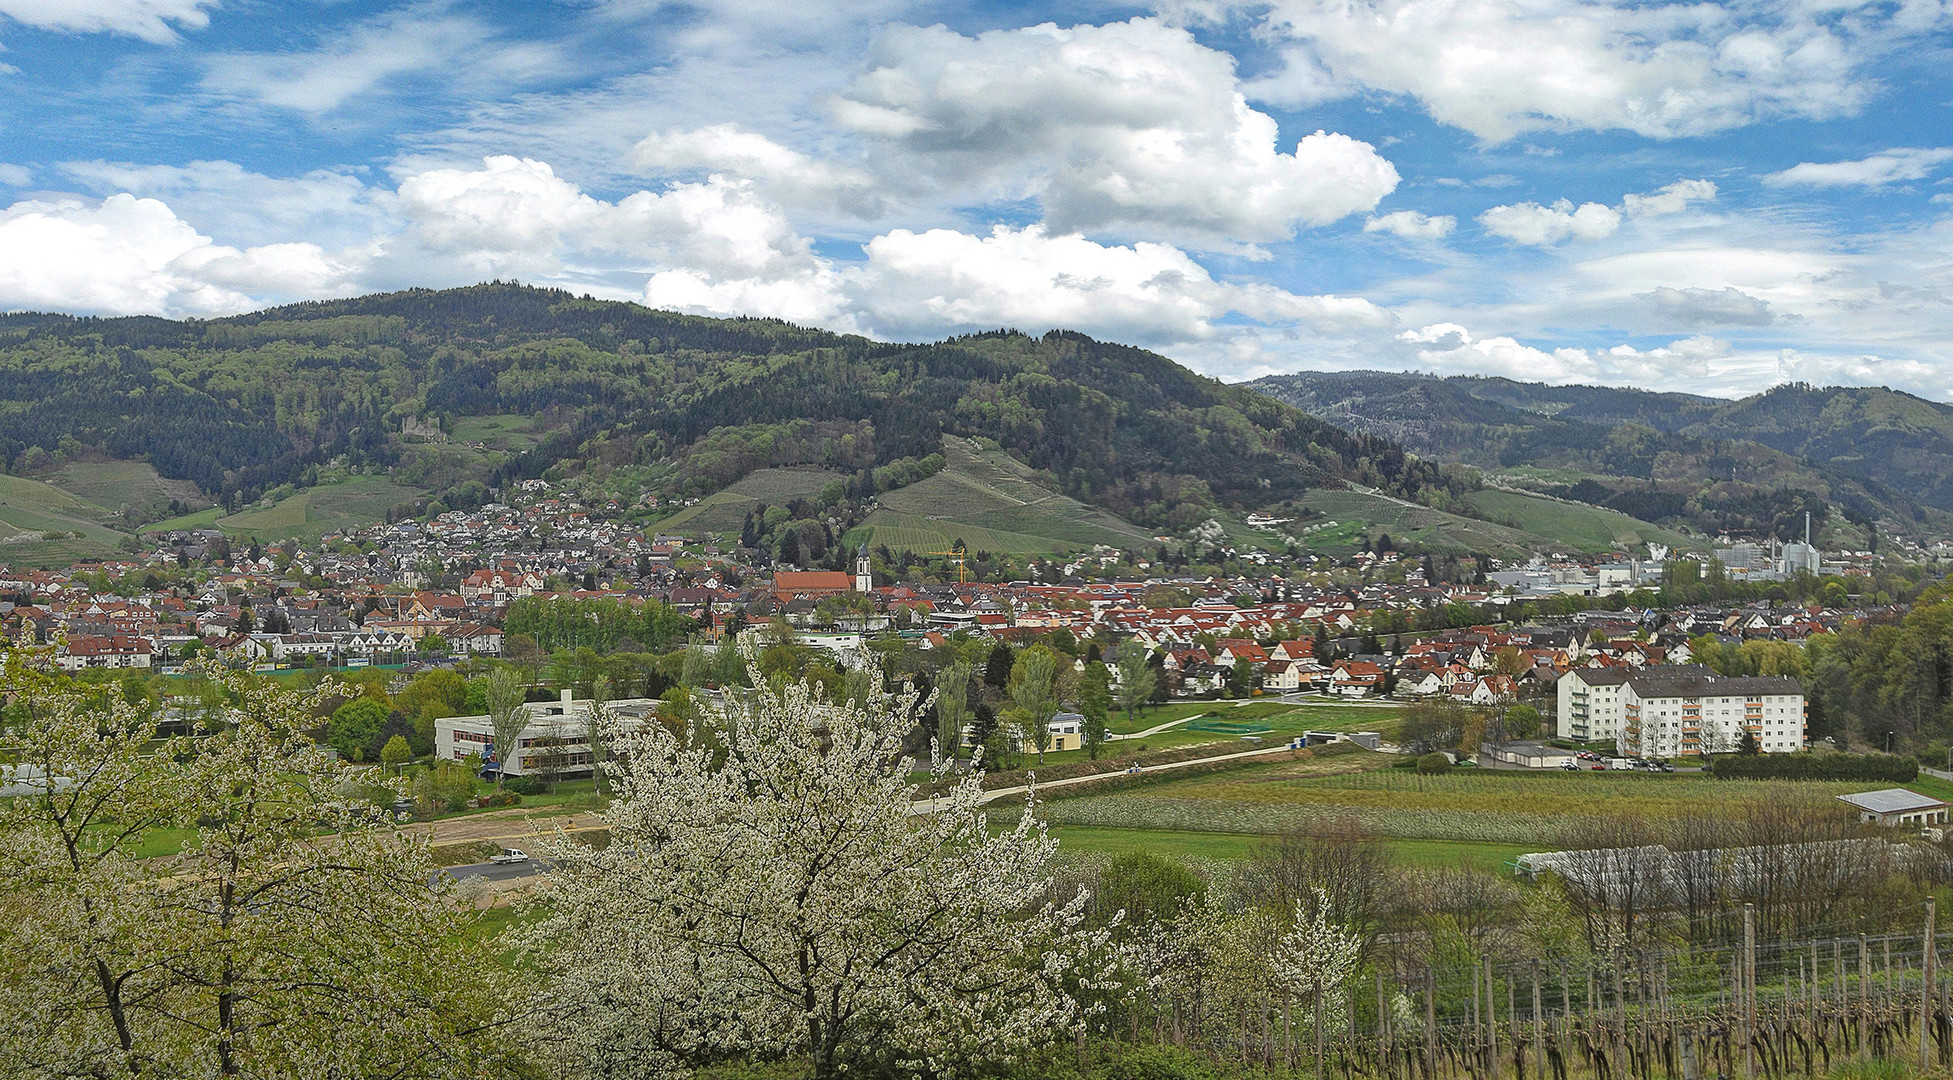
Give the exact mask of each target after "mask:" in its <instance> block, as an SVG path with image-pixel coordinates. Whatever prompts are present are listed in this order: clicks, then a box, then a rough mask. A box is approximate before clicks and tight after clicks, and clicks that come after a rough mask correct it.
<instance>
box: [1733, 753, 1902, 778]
mask: <svg viewBox="0 0 1953 1080" xmlns="http://www.w3.org/2000/svg"><path fill="white" fill-rule="evenodd" d="M1709 771H1710V774H1711V775H1713V776H1715V777H1716V778H1717V779H1719V780H1739V779H1740V780H1881V781H1885V782H1888V783H1895V784H1905V783H1910V782H1912V781H1913V780H1916V779H1918V778H1919V763H1918V762H1916V761H1914V760H1913V759H1911V758H1909V757H1900V756H1899V755H1897V754H1824V755H1822V756H1820V755H1817V754H1739V755H1736V756H1733V757H1719V758H1716V759H1715V761H1714V762H1713V763H1711V764H1710V766H1709Z"/></svg>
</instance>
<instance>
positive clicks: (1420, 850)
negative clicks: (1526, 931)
mask: <svg viewBox="0 0 1953 1080" xmlns="http://www.w3.org/2000/svg"><path fill="white" fill-rule="evenodd" d="M1051 835H1053V836H1055V837H1057V838H1058V842H1059V843H1060V844H1061V845H1062V848H1061V850H1065V851H1093V852H1105V853H1107V854H1111V855H1124V854H1127V853H1129V852H1135V851H1144V852H1150V853H1152V854H1154V855H1164V856H1168V857H1171V858H1188V857H1197V858H1206V859H1249V858H1253V857H1254V855H1255V853H1256V852H1257V851H1259V850H1260V849H1261V847H1262V845H1264V844H1266V843H1267V842H1268V840H1269V838H1268V837H1266V836H1255V835H1244V834H1241V833H1213V832H1178V831H1173V830H1159V831H1154V830H1148V829H1117V828H1094V827H1090V826H1081V825H1055V826H1053V827H1052V829H1051ZM1385 844H1386V846H1387V847H1388V849H1389V851H1390V854H1391V855H1392V856H1393V857H1394V858H1395V859H1396V860H1397V862H1399V863H1401V864H1402V865H1405V866H1418V867H1440V866H1468V867H1470V868H1472V869H1474V870H1482V871H1484V872H1486V873H1491V874H1500V873H1509V872H1510V871H1509V870H1508V869H1507V866H1506V864H1507V863H1510V862H1512V861H1513V860H1514V859H1517V858H1518V857H1519V856H1521V855H1524V854H1526V853H1527V852H1529V851H1535V850H1537V849H1536V848H1531V847H1526V846H1523V845H1518V844H1474V843H1465V842H1459V841H1449V840H1388V841H1386V842H1385Z"/></svg>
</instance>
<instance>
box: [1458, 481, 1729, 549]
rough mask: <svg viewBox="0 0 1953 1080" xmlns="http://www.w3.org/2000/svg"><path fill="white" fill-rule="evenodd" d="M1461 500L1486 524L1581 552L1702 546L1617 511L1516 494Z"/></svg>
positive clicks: (1480, 493) (1478, 493) (1476, 494)
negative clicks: (1508, 527)
mask: <svg viewBox="0 0 1953 1080" xmlns="http://www.w3.org/2000/svg"><path fill="white" fill-rule="evenodd" d="M1466 501H1467V502H1469V503H1470V504H1471V506H1472V509H1473V511H1474V512H1476V513H1477V514H1478V515H1479V516H1481V517H1483V518H1485V520H1487V521H1496V522H1499V523H1501V524H1504V525H1509V526H1511V527H1513V528H1515V529H1518V530H1520V531H1522V532H1528V533H1531V534H1533V535H1534V536H1541V537H1546V538H1548V539H1552V540H1557V541H1559V542H1561V543H1564V544H1567V545H1569V546H1571V547H1574V548H1577V549H1579V550H1581V551H1608V550H1611V549H1615V548H1629V549H1638V548H1640V547H1642V546H1643V545H1645V544H1650V543H1654V544H1663V545H1666V546H1668V547H1671V548H1677V549H1686V548H1690V547H1699V546H1701V545H1702V543H1703V542H1704V541H1703V538H1701V537H1690V536H1687V535H1685V534H1683V533H1679V532H1676V531H1675V530H1673V529H1665V528H1663V527H1661V526H1659V525H1651V524H1649V523H1648V522H1645V521H1639V520H1637V519H1635V518H1631V517H1629V516H1627V515H1626V514H1623V513H1621V512H1619V511H1617V510H1608V509H1605V508H1602V507H1597V506H1588V505H1586V504H1584V503H1578V502H1567V501H1564V500H1560V499H1549V498H1542V497H1539V496H1534V495H1525V494H1521V493H1519V492H1516V491H1497V490H1486V491H1474V492H1472V493H1471V494H1470V495H1468V496H1466Z"/></svg>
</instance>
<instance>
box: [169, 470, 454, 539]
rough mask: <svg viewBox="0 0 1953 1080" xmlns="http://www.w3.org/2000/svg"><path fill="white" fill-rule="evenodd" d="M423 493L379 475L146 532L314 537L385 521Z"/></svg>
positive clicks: (202, 515) (174, 522) (214, 512)
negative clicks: (207, 531) (199, 531)
mask: <svg viewBox="0 0 1953 1080" xmlns="http://www.w3.org/2000/svg"><path fill="white" fill-rule="evenodd" d="M422 494H423V493H422V492H421V491H419V490H418V489H415V488H410V487H403V486H401V485H399V484H395V483H392V482H391V481H388V480H384V479H380V478H378V477H366V476H361V477H353V478H351V479H348V480H342V481H339V482H337V483H332V484H321V485H319V486H318V487H314V488H309V489H307V490H305V491H301V492H299V493H298V494H296V495H293V496H291V497H289V498H286V499H281V500H279V501H277V502H275V503H273V504H272V505H270V506H254V507H251V508H249V509H246V510H241V511H239V512H237V513H235V514H231V515H228V516H220V514H221V512H220V511H219V510H217V509H216V508H214V507H213V508H211V509H208V510H204V511H200V512H198V513H195V514H187V515H184V516H182V517H177V518H171V519H169V520H166V521H158V522H156V523H154V524H152V525H149V526H147V527H145V528H144V530H143V531H144V532H162V531H165V530H169V529H193V528H207V527H210V526H213V525H214V526H216V527H217V528H219V529H222V530H224V531H225V532H227V533H236V534H238V535H242V536H248V537H253V538H256V539H259V540H283V539H289V538H297V539H316V538H317V537H318V536H319V535H321V534H322V533H328V532H336V531H340V530H343V529H347V528H351V527H353V526H356V525H366V524H371V523H373V522H376V521H380V520H383V519H384V518H385V517H386V512H387V511H388V510H389V509H391V508H393V507H395V506H398V505H400V504H402V503H411V502H413V501H414V500H415V499H417V498H419V497H420V496H421V495H422Z"/></svg>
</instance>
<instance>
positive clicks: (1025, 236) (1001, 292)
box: [854, 225, 1391, 344]
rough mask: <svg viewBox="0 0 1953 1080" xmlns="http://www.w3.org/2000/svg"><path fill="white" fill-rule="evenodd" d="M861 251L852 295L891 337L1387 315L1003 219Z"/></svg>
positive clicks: (908, 235) (1353, 324)
mask: <svg viewBox="0 0 1953 1080" xmlns="http://www.w3.org/2000/svg"><path fill="white" fill-rule="evenodd" d="M866 248H867V252H868V266H867V267H866V268H865V269H863V270H861V271H859V272H858V273H857V275H856V277H855V281H854V292H855V295H856V296H857V297H858V298H859V302H860V304H861V305H862V307H863V308H864V309H865V310H866V312H867V313H868V316H869V317H870V319H871V321H872V322H873V323H874V324H875V325H876V326H878V327H880V328H882V329H884V330H885V331H886V332H888V333H891V334H895V335H902V334H905V333H922V334H933V333H940V332H943V331H947V330H953V329H970V328H982V327H997V326H1015V327H1020V328H1024V329H1027V330H1028V329H1035V330H1044V329H1048V328H1052V327H1065V328H1068V329H1076V330H1081V331H1083V332H1085V333H1090V334H1099V335H1105V336H1110V337H1115V338H1119V339H1121V340H1127V341H1138V342H1143V343H1155V344H1157V343H1163V342H1173V341H1190V340H1200V339H1205V338H1211V337H1214V336H1217V335H1218V334H1220V333H1221V330H1220V328H1219V327H1218V326H1217V325H1216V323H1217V322H1218V321H1219V320H1220V319H1221V318H1222V317H1224V316H1226V315H1227V314H1228V313H1230V312H1239V313H1241V314H1244V315H1247V316H1249V317H1250V318H1256V319H1263V320H1267V321H1271V322H1281V323H1300V324H1303V325H1306V326H1309V327H1313V328H1316V329H1322V330H1332V331H1348V330H1354V329H1362V328H1374V327H1382V326H1387V325H1388V324H1389V323H1390V321H1391V316H1390V315H1389V314H1388V313H1387V312H1385V311H1383V310H1382V309H1380V308H1377V307H1376V306H1375V305H1373V304H1371V303H1370V302H1369V301H1367V300H1363V299H1360V298H1353V297H1337V296H1297V295H1295V294H1292V293H1288V292H1285V291H1282V290H1279V289H1275V288H1272V287H1269V286H1252V287H1243V286H1236V285H1230V284H1227V283H1224V282H1218V281H1215V280H1214V279H1213V278H1212V277H1211V276H1210V275H1209V274H1208V272H1207V271H1206V269H1205V268H1203V267H1202V266H1201V265H1200V264H1198V263H1196V262H1195V261H1194V260H1193V259H1191V258H1189V257H1188V256H1187V255H1186V253H1185V252H1182V251H1180V250H1179V249H1177V248H1174V247H1171V246H1169V245H1166V244H1152V243H1140V244H1133V245H1130V246H1108V245H1104V244H1099V243H1096V242H1094V241H1091V240H1088V239H1086V238H1084V237H1082V236H1078V235H1075V234H1074V235H1063V236H1053V235H1050V234H1048V233H1047V232H1046V231H1045V230H1044V229H1043V228H1042V227H1039V226H1030V227H1028V228H1023V229H1012V228H1009V227H1007V226H1001V225H1000V226H997V227H996V228H995V229H993V230H991V232H990V235H988V236H974V235H971V234H969V233H963V232H957V231H955V230H951V229H930V230H928V231H926V232H920V233H917V232H910V231H908V230H906V229H897V230H895V231H893V232H890V233H888V234H887V235H884V236H878V237H876V238H875V239H873V240H871V241H869V242H868V244H867V245H866Z"/></svg>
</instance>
